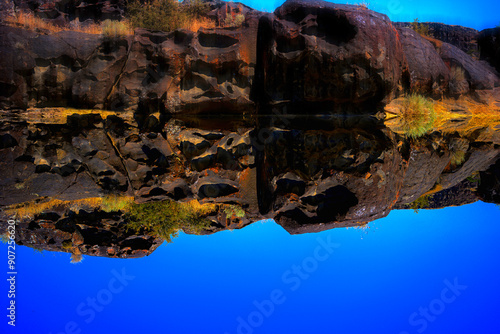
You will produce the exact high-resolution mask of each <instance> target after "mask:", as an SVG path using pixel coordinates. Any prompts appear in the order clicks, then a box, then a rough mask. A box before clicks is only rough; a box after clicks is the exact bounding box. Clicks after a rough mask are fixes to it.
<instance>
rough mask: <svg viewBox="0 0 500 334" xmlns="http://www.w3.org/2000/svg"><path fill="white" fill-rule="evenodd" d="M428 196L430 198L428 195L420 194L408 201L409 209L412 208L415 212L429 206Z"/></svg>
mask: <svg viewBox="0 0 500 334" xmlns="http://www.w3.org/2000/svg"><path fill="white" fill-rule="evenodd" d="M429 198H430V195H422V196H420V197H419V198H417V199H416V200H415V201H413V202H412V203H410V209H413V211H415V213H418V210H420V209H426V208H428V207H429Z"/></svg>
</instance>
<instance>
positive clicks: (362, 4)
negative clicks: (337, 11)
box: [356, 1, 370, 10]
mask: <svg viewBox="0 0 500 334" xmlns="http://www.w3.org/2000/svg"><path fill="white" fill-rule="evenodd" d="M356 6H358V8H359V9H363V10H366V9H368V7H369V6H370V3H369V2H366V1H361V2H358V3H357V4H356Z"/></svg>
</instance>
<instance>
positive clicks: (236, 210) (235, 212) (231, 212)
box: [223, 205, 245, 218]
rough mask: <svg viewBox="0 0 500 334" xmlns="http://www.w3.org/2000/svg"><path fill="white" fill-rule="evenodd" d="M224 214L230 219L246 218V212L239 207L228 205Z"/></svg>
mask: <svg viewBox="0 0 500 334" xmlns="http://www.w3.org/2000/svg"><path fill="white" fill-rule="evenodd" d="M223 210H224V213H225V214H226V216H228V217H232V216H234V217H236V218H243V217H245V210H243V208H242V207H241V206H239V205H227V206H225V207H224V209H223Z"/></svg>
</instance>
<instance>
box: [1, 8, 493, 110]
mask: <svg viewBox="0 0 500 334" xmlns="http://www.w3.org/2000/svg"><path fill="white" fill-rule="evenodd" d="M4 5H5V4H4ZM122 5H123V4H122V2H120V1H118V2H108V1H102V2H98V3H94V2H92V3H86V2H79V1H69V2H67V1H64V2H63V1H43V2H42V1H30V2H26V1H21V2H19V6H21V7H22V6H25V7H26V8H30V9H31V10H33V11H35V12H36V13H38V15H42V13H45V14H43V15H46V17H54V20H57V19H58V18H64V20H66V19H68V20H70V19H71V20H74V19H76V18H79V19H81V20H83V19H85V18H91V19H94V20H101V19H103V18H104V17H108V16H110V17H111V16H113V15H118V16H120V15H122V14H121V13H122V9H123V6H122ZM209 6H210V8H212V11H211V12H210V13H209V16H210V17H211V18H212V19H214V20H215V21H216V22H218V23H221V22H224V20H225V18H226V17H227V16H228V15H235V14H242V15H244V16H245V20H244V22H243V24H242V25H241V26H240V27H226V28H213V29H200V30H198V31H197V32H196V33H194V32H191V31H187V30H176V31H173V32H153V31H147V30H144V29H137V30H136V31H135V33H134V35H132V36H128V37H117V38H111V39H109V38H104V37H103V36H101V35H86V34H83V33H77V32H74V31H64V32H59V33H52V34H46V33H43V32H33V31H27V30H24V29H21V28H14V27H10V26H5V25H0V40H1V41H2V43H1V44H0V56H1V57H2V59H3V60H4V61H3V62H2V63H1V64H0V88H1V90H0V108H1V109H26V108H29V107H56V106H59V107H60V106H71V107H75V108H91V109H94V108H95V109H109V110H122V111H123V110H134V111H137V112H138V113H139V114H141V117H143V118H144V119H146V118H147V117H148V115H149V114H151V113H156V112H160V113H161V114H162V115H165V114H179V113H181V114H189V113H191V114H204V113H215V112H216V113H217V114H220V113H236V114H252V113H257V109H256V108H255V106H256V105H258V106H259V107H260V109H259V112H260V113H268V112H269V111H270V109H272V108H274V109H277V108H280V111H281V112H287V113H300V114H303V113H304V110H307V111H308V112H314V113H325V112H326V113H330V112H336V113H346V112H349V113H355V114H375V113H376V112H377V107H378V104H379V103H386V102H389V101H390V100H391V99H392V98H394V97H396V96H397V95H398V94H401V93H404V92H408V91H418V92H421V93H430V94H433V95H434V96H436V97H437V96H441V95H443V94H448V93H450V94H451V95H453V96H457V95H461V94H466V93H469V92H473V91H474V90H476V89H491V88H492V87H494V86H495V85H498V76H497V74H496V73H494V71H493V70H492V69H491V68H490V67H489V66H487V65H486V64H483V63H481V62H478V61H476V60H474V59H473V58H471V57H470V56H469V55H468V54H466V53H464V52H462V51H461V50H460V49H458V48H456V47H454V46H452V45H449V44H446V43H442V42H441V41H439V40H432V43H433V44H434V48H435V51H433V50H432V48H431V46H430V45H429V42H428V41H426V40H425V39H423V38H421V37H419V36H418V35H416V34H415V33H413V32H412V31H409V30H407V29H404V28H399V30H397V29H395V28H394V26H393V25H392V23H391V22H390V21H389V19H388V18H387V17H386V16H385V15H382V14H379V13H376V12H373V11H371V10H367V9H366V8H364V7H361V6H349V5H335V4H332V3H328V2H322V1H300V0H289V1H287V2H285V3H284V4H283V5H282V6H281V7H279V8H278V9H277V10H276V11H275V13H274V14H264V13H262V12H259V11H256V10H253V9H251V8H249V7H247V6H244V5H241V4H237V3H236V4H234V3H223V2H213V3H212V2H210V3H209ZM7 7H8V6H7ZM7 7H6V12H8V8H7ZM87 9H88V11H87V12H88V13H87V12H86V10H87ZM85 13H87V14H85ZM95 13H100V14H99V15H101V16H102V17H101V16H99V15H97V14H95ZM446 40H449V38H448V39H446ZM485 52H486V51H485ZM488 52H489V51H488ZM495 52H496V51H495ZM490 53H491V52H490ZM439 57H440V58H441V60H440V59H439ZM484 57H487V55H486V54H485V56H484ZM490 58H491V57H490ZM493 58H494V57H493ZM443 62H444V63H445V65H446V66H443Z"/></svg>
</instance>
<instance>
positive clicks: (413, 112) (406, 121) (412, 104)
mask: <svg viewBox="0 0 500 334" xmlns="http://www.w3.org/2000/svg"><path fill="white" fill-rule="evenodd" d="M400 112H401V118H402V128H403V132H404V133H405V134H406V135H407V136H409V137H412V138H417V137H421V136H423V135H424V134H426V133H427V132H429V131H431V130H432V128H433V125H434V120H435V118H436V114H435V112H434V102H433V101H432V100H430V99H427V98H425V97H424V96H422V95H419V94H411V95H407V96H406V97H405V98H404V99H403V101H402V103H401V109H400Z"/></svg>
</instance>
